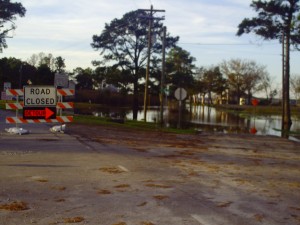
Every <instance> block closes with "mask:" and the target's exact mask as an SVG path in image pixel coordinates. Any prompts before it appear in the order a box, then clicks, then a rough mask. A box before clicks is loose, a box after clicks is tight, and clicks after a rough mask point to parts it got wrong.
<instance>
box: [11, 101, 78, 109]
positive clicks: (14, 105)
mask: <svg viewBox="0 0 300 225" xmlns="http://www.w3.org/2000/svg"><path fill="white" fill-rule="evenodd" d="M5 106H6V109H15V110H17V109H23V107H24V103H23V102H20V103H6V104H5ZM56 108H57V109H73V108H74V103H73V102H58V103H57V105H56Z"/></svg>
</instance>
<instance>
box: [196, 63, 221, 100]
mask: <svg viewBox="0 0 300 225" xmlns="http://www.w3.org/2000/svg"><path fill="white" fill-rule="evenodd" d="M201 81H202V84H203V85H204V88H205V90H206V92H207V93H208V99H209V103H210V104H213V101H212V93H215V94H217V95H218V96H219V97H220V99H222V95H223V93H224V92H225V91H226V89H227V81H226V79H225V78H224V77H223V74H222V73H221V71H220V67H218V66H217V67H214V66H212V67H210V68H208V69H203V70H202V74H201Z"/></svg>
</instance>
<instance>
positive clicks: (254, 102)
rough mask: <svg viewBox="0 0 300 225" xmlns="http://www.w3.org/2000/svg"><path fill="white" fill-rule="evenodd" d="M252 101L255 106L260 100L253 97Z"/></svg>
mask: <svg viewBox="0 0 300 225" xmlns="http://www.w3.org/2000/svg"><path fill="white" fill-rule="evenodd" d="M251 103H252V105H253V106H257V105H258V103H259V101H258V100H257V99H256V98H253V99H252V100H251Z"/></svg>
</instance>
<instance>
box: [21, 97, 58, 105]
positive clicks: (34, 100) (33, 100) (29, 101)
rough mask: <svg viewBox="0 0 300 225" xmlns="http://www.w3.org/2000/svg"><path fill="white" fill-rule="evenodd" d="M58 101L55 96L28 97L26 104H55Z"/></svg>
mask: <svg viewBox="0 0 300 225" xmlns="http://www.w3.org/2000/svg"><path fill="white" fill-rule="evenodd" d="M55 103H56V101H55V99H53V98H27V99H26V100H25V105H27V106H30V105H32V106H36V105H55Z"/></svg>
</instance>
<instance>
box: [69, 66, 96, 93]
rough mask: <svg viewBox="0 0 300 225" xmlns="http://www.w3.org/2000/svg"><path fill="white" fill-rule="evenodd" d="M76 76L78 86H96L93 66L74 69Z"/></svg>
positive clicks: (90, 88) (79, 87)
mask: <svg viewBox="0 0 300 225" xmlns="http://www.w3.org/2000/svg"><path fill="white" fill-rule="evenodd" d="M74 74H75V78H76V80H77V82H78V83H77V85H76V87H77V88H78V89H86V90H92V89H93V86H94V80H93V71H92V69H91V68H86V69H82V68H80V67H78V68H76V69H74Z"/></svg>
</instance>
